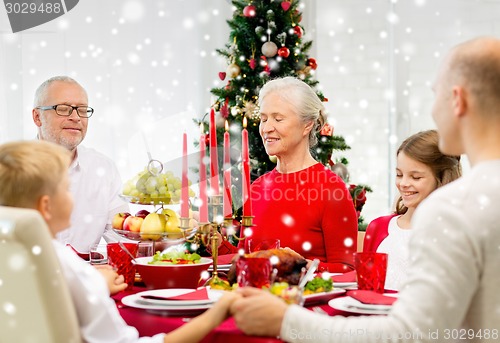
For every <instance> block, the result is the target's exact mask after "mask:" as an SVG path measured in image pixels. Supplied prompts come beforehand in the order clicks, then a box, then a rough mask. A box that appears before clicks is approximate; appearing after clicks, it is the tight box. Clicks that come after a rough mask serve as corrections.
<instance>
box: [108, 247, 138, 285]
mask: <svg viewBox="0 0 500 343" xmlns="http://www.w3.org/2000/svg"><path fill="white" fill-rule="evenodd" d="M121 245H123V246H124V247H125V249H127V250H128V251H129V253H130V254H132V256H135V257H137V251H138V247H139V245H138V244H137V243H121ZM107 249H108V264H109V265H110V266H112V267H114V268H116V272H117V273H118V274H120V275H123V278H124V279H125V282H126V283H127V285H128V286H127V289H130V288H132V286H133V284H134V280H135V265H134V263H133V261H132V257H131V256H130V255H129V254H128V253H127V251H125V249H124V248H122V247H121V246H120V244H119V243H108V245H107Z"/></svg>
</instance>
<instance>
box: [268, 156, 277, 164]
mask: <svg viewBox="0 0 500 343" xmlns="http://www.w3.org/2000/svg"><path fill="white" fill-rule="evenodd" d="M269 160H270V161H271V162H273V163H276V162H278V158H277V157H276V155H269Z"/></svg>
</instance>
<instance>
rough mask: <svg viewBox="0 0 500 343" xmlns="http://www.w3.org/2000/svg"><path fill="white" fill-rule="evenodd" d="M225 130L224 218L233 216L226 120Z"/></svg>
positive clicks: (229, 145)
mask: <svg viewBox="0 0 500 343" xmlns="http://www.w3.org/2000/svg"><path fill="white" fill-rule="evenodd" d="M225 128H226V132H224V168H223V169H224V203H223V206H224V207H223V210H224V218H232V217H233V207H232V206H231V203H232V197H231V155H230V151H229V149H230V147H231V143H230V141H229V132H228V130H229V125H228V123H227V120H226V125H225Z"/></svg>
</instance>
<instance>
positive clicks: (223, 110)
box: [220, 98, 229, 119]
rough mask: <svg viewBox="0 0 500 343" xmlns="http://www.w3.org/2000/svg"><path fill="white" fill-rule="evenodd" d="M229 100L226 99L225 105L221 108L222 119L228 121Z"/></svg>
mask: <svg viewBox="0 0 500 343" xmlns="http://www.w3.org/2000/svg"><path fill="white" fill-rule="evenodd" d="M228 105H229V98H226V101H225V102H224V105H222V107H221V108H220V115H221V116H222V118H224V119H227V117H229V106H228Z"/></svg>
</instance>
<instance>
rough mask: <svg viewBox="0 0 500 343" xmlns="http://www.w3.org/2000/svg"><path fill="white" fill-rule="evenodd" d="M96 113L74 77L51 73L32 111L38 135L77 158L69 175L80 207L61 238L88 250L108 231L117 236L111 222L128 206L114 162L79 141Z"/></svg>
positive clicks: (72, 215) (39, 89)
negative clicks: (115, 215)
mask: <svg viewBox="0 0 500 343" xmlns="http://www.w3.org/2000/svg"><path fill="white" fill-rule="evenodd" d="M93 114H94V109H93V108H91V107H89V105H88V96H87V92H86V91H85V89H84V88H83V87H82V86H81V85H80V84H79V83H78V82H77V81H75V80H74V79H72V78H70V77H67V76H55V77H52V78H50V79H48V80H46V81H45V82H43V83H42V84H41V85H40V86H39V87H38V89H37V90H36V92H35V100H34V108H33V111H32V115H33V121H34V123H35V125H36V126H37V127H38V138H39V139H42V140H46V141H50V142H52V143H56V144H59V145H61V146H63V147H65V148H66V149H68V150H69V151H70V153H71V159H72V162H71V165H70V167H69V175H70V181H71V184H70V190H71V193H72V194H73V198H74V199H75V206H74V209H73V212H72V214H71V226H70V227H69V228H68V229H66V230H64V231H62V232H60V233H59V234H58V235H57V239H58V240H59V241H60V242H61V243H63V244H69V245H71V246H72V247H73V248H74V249H75V250H76V251H78V252H80V253H84V254H86V253H88V251H89V248H90V245H91V244H93V243H97V242H99V240H100V239H101V237H103V236H104V237H105V238H106V239H107V240H116V237H117V236H116V234H115V233H114V232H112V231H111V229H110V230H109V231H108V232H106V231H107V230H106V227H107V225H108V227H109V228H110V227H111V226H110V225H109V224H110V223H111V220H112V217H113V215H114V214H116V213H118V212H128V211H129V207H128V204H127V203H126V202H125V201H123V200H122V199H121V198H120V197H119V194H120V193H121V188H122V182H121V179H120V175H119V173H118V169H117V168H116V166H115V164H114V163H113V161H112V160H111V159H109V158H107V157H106V156H104V155H103V154H101V153H99V152H97V151H95V150H94V149H90V148H86V147H84V146H82V145H80V143H81V142H82V141H83V139H84V138H85V135H86V133H87V127H88V122H89V118H90V117H92V115H93ZM113 237H114V238H113Z"/></svg>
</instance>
